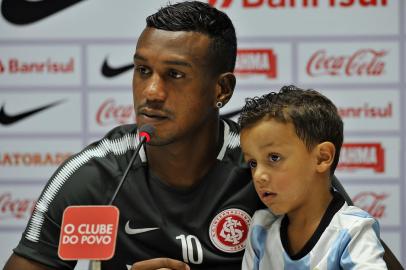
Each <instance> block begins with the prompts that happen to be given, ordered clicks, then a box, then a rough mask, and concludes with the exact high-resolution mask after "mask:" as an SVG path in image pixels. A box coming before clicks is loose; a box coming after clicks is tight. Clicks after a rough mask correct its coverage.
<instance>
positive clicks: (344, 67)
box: [306, 49, 388, 77]
mask: <svg viewBox="0 0 406 270" xmlns="http://www.w3.org/2000/svg"><path fill="white" fill-rule="evenodd" d="M387 54H388V52H387V51H386V50H374V49H360V50H357V51H355V52H354V53H352V54H350V55H329V54H328V53H327V51H326V50H324V49H322V50H318V51H316V52H315V53H313V54H312V55H311V56H310V58H309V60H308V62H307V65H306V73H307V74H308V75H309V76H311V77H321V76H331V77H337V76H347V77H351V76H358V77H361V76H369V77H378V76H381V75H383V74H384V73H385V62H384V61H383V58H384V56H386V55H387Z"/></svg>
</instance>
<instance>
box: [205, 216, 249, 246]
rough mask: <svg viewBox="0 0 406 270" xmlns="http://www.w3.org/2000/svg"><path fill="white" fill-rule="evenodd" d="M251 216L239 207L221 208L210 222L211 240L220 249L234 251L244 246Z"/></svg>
mask: <svg viewBox="0 0 406 270" xmlns="http://www.w3.org/2000/svg"><path fill="white" fill-rule="evenodd" d="M250 223H251V217H250V215H248V214H247V213H246V212H244V211H243V210H240V209H236V208H232V209H227V210H223V211H222V212H220V213H219V214H217V216H215V217H214V219H213V220H212V222H211V224H210V230H209V235H210V239H211V242H212V243H213V244H214V245H215V246H216V247H217V248H218V249H220V250H221V251H224V252H228V253H235V252H239V251H241V250H243V249H244V248H245V242H246V240H247V235H248V228H249V226H250Z"/></svg>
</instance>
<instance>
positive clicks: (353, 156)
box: [337, 143, 385, 173]
mask: <svg viewBox="0 0 406 270" xmlns="http://www.w3.org/2000/svg"><path fill="white" fill-rule="evenodd" d="M337 168H338V169H365V168H366V169H369V168H370V169H373V170H374V171H375V172H378V173H382V172H384V171H385V150H384V149H383V148H382V145H381V144H380V143H344V144H343V146H342V148H341V153H340V162H339V163H338V166H337Z"/></svg>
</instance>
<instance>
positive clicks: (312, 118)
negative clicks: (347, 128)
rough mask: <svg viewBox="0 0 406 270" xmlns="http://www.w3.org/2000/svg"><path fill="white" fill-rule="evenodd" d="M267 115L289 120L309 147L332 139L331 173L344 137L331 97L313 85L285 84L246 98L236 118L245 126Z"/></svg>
mask: <svg viewBox="0 0 406 270" xmlns="http://www.w3.org/2000/svg"><path fill="white" fill-rule="evenodd" d="M267 118H272V119H275V120H277V121H279V122H282V123H288V122H290V123H292V124H293V125H294V127H295V132H296V135H297V136H298V137H299V138H300V139H301V140H302V141H303V142H304V143H305V145H306V147H307V148H308V149H309V150H311V149H312V148H313V147H314V146H315V145H317V144H319V143H321V142H326V141H328V142H331V143H333V144H334V146H335V149H336V153H335V156H334V161H333V164H332V165H331V170H330V174H331V175H333V173H334V171H335V169H336V167H337V164H338V160H339V157H340V150H341V146H342V144H343V140H344V135H343V129H344V125H343V121H342V119H341V117H340V115H339V114H338V111H337V107H336V106H335V105H334V104H333V102H332V101H331V100H330V99H328V98H327V97H325V96H324V95H322V94H320V93H319V92H317V91H315V90H312V89H308V90H304V89H300V88H298V87H296V86H294V85H290V86H284V87H282V88H281V90H280V91H279V92H278V93H276V92H270V93H269V94H266V95H263V96H261V97H254V98H247V99H246V104H245V106H244V107H243V109H242V112H241V115H240V118H239V120H238V121H239V123H240V125H241V128H242V129H244V128H246V127H249V126H251V125H253V124H255V123H257V122H258V121H260V120H262V119H265V120H266V119H267Z"/></svg>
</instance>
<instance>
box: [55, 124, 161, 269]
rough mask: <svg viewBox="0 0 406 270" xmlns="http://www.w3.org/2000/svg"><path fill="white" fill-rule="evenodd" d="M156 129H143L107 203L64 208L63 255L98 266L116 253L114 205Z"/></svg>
mask: <svg viewBox="0 0 406 270" xmlns="http://www.w3.org/2000/svg"><path fill="white" fill-rule="evenodd" d="M154 132H155V128H154V127H153V126H151V125H144V126H142V127H141V128H140V129H139V132H138V136H139V138H140V143H139V144H138V146H137V148H136V149H135V152H134V154H133V155H132V157H131V159H130V163H129V164H128V166H127V168H126V170H125V172H124V174H123V176H122V178H121V179H120V182H119V184H118V186H117V188H116V190H115V192H114V194H113V196H112V197H111V199H110V201H109V203H108V204H107V205H75V206H69V207H67V208H66V209H65V210H64V212H63V216H62V225H61V233H60V237H59V245H58V256H59V258H61V259H63V260H80V259H86V260H96V261H95V262H96V263H95V264H94V265H98V264H99V263H100V262H99V263H97V262H98V261H100V260H108V259H111V258H112V257H113V256H114V252H115V248H116V238H117V230H118V219H119V210H118V208H117V207H116V206H113V205H112V204H113V202H114V199H115V198H116V196H117V193H118V192H119V190H120V188H121V186H122V185H123V183H124V181H125V179H126V177H127V175H128V172H129V171H130V169H131V167H132V165H133V163H134V161H135V159H136V158H137V155H138V153H139V151H140V149H141V147H142V146H143V145H144V144H145V143H147V142H149V141H150V140H151V136H152V135H153V133H154ZM92 267H93V266H92Z"/></svg>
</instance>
